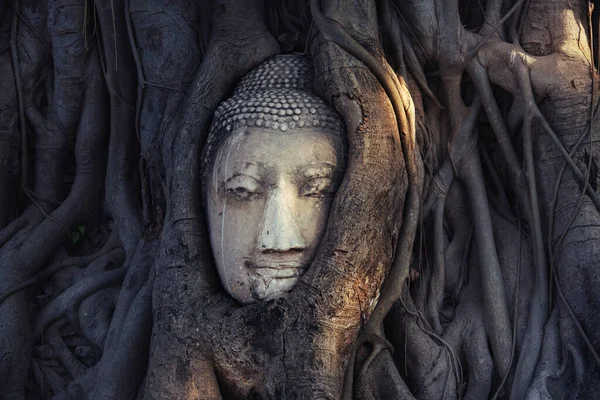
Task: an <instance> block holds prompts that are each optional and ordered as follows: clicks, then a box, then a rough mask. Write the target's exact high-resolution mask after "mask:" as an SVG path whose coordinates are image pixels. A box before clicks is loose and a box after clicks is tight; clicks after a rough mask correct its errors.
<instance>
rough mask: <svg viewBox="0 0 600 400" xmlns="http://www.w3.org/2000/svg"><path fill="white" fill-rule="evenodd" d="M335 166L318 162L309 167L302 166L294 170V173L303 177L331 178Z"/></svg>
mask: <svg viewBox="0 0 600 400" xmlns="http://www.w3.org/2000/svg"><path fill="white" fill-rule="evenodd" d="M335 170H336V165H335V164H333V163H330V162H326V161H324V162H319V163H312V164H309V165H303V166H301V167H298V168H297V169H296V171H295V172H296V173H298V174H300V175H304V176H305V177H306V176H308V177H321V176H324V175H326V176H329V175H331V176H333V175H334V174H335Z"/></svg>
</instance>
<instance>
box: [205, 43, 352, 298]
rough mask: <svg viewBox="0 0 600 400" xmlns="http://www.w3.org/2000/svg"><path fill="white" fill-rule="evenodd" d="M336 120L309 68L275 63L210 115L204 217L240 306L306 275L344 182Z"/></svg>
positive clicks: (304, 61)
mask: <svg viewBox="0 0 600 400" xmlns="http://www.w3.org/2000/svg"><path fill="white" fill-rule="evenodd" d="M344 160H345V134H344V129H343V124H342V122H341V119H340V117H339V116H338V115H337V114H336V113H335V112H334V111H333V110H332V109H331V108H330V107H329V106H328V105H327V104H326V103H325V102H324V101H323V100H322V99H321V98H319V97H318V96H317V95H316V94H315V93H314V88H313V80H312V63H311V60H310V59H309V58H308V57H304V56H298V55H280V56H276V57H274V58H272V59H270V60H268V61H266V62H264V63H263V64H261V65H260V66H259V67H257V68H256V69H254V70H253V71H251V72H250V73H249V74H248V75H246V76H245V77H244V78H243V79H242V81H241V82H240V83H239V85H238V86H237V88H236V89H235V91H234V94H233V96H232V97H231V98H229V99H228V100H226V101H225V102H223V103H222V104H221V105H220V106H219V107H218V109H217V111H216V113H215V115H214V118H213V121H212V124H211V128H210V131H209V137H208V139H207V142H206V145H205V147H204V150H203V153H202V164H203V171H204V187H205V190H204V193H205V201H206V204H205V206H206V213H207V220H208V227H209V231H210V242H211V246H212V250H213V255H214V258H215V263H216V266H217V270H218V273H219V277H220V279H221V282H222V284H223V286H224V288H225V290H226V291H227V292H228V293H229V294H230V295H231V296H232V297H234V298H235V299H236V300H238V301H239V302H241V303H243V304H248V303H251V302H254V301H257V300H266V299H271V298H274V297H276V296H278V295H280V294H282V293H284V292H287V291H289V290H291V289H292V287H293V286H294V285H295V284H296V282H297V281H298V280H299V279H300V277H301V276H302V274H303V273H304V272H305V271H306V270H307V268H308V267H309V266H310V263H311V261H312V259H313V258H314V256H315V253H316V251H317V249H318V246H319V243H320V241H321V239H322V237H323V234H324V232H325V228H326V225H327V219H328V215H329V209H330V206H331V202H332V201H333V196H334V194H335V191H336V190H337V188H338V186H339V184H340V181H341V179H342V176H343V172H344V162H345V161H344Z"/></svg>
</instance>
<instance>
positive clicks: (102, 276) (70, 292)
mask: <svg viewBox="0 0 600 400" xmlns="http://www.w3.org/2000/svg"><path fill="white" fill-rule="evenodd" d="M126 272H127V270H126V269H125V268H118V269H115V270H111V271H106V272H101V273H98V274H94V275H92V276H88V277H85V278H82V279H81V280H80V281H78V282H77V283H76V284H75V285H73V286H72V287H71V288H69V289H67V290H66V291H65V292H64V293H62V294H61V295H60V296H58V297H57V298H55V299H54V300H52V301H51V302H50V303H48V305H47V306H46V308H45V309H44V312H43V313H42V315H41V318H40V319H39V320H38V321H37V322H36V324H35V329H34V333H35V335H36V338H38V339H39V338H40V336H41V335H42V334H43V332H44V331H45V330H46V328H47V327H48V326H49V325H50V324H51V323H53V322H55V321H57V320H58V319H60V318H61V317H63V316H64V315H65V313H67V312H69V311H72V312H75V311H76V310H77V308H78V307H79V304H80V303H81V302H82V301H83V300H84V299H85V298H86V297H88V296H90V295H91V294H92V293H95V292H97V291H98V290H100V289H104V288H107V287H110V286H114V285H117V284H118V283H120V282H121V281H122V280H123V278H124V277H125V273H126Z"/></svg>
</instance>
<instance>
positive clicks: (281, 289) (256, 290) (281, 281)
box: [250, 274, 301, 302]
mask: <svg viewBox="0 0 600 400" xmlns="http://www.w3.org/2000/svg"><path fill="white" fill-rule="evenodd" d="M300 276H301V274H296V275H295V276H287V277H281V278H278V277H273V276H260V275H258V274H256V275H254V276H252V277H251V279H250V294H251V296H252V301H250V302H255V301H263V300H271V299H274V298H277V297H279V296H281V295H282V294H284V293H286V292H289V291H290V290H292V288H293V287H294V285H295V284H296V283H297V282H298V280H300Z"/></svg>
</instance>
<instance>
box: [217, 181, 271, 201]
mask: <svg viewBox="0 0 600 400" xmlns="http://www.w3.org/2000/svg"><path fill="white" fill-rule="evenodd" d="M225 193H226V194H227V196H228V197H232V198H234V199H236V200H240V201H248V200H253V199H254V198H256V197H258V196H259V195H260V194H261V193H262V187H261V185H260V182H258V181H257V180H256V179H254V178H252V177H250V176H247V175H237V176H234V177H232V178H230V179H228V180H227V182H226V183H225Z"/></svg>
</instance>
